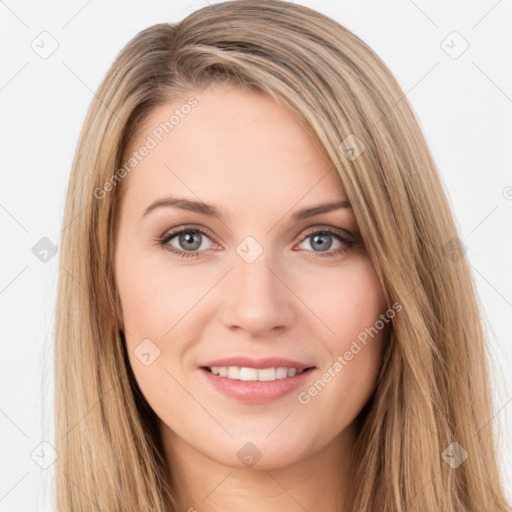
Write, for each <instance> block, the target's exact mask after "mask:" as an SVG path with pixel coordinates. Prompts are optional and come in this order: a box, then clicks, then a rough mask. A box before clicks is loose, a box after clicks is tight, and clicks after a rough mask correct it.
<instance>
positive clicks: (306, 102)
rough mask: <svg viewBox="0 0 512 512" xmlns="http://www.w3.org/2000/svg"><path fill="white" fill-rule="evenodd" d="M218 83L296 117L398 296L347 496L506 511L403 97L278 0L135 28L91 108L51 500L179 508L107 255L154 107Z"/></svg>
mask: <svg viewBox="0 0 512 512" xmlns="http://www.w3.org/2000/svg"><path fill="white" fill-rule="evenodd" d="M214 81H225V82H229V83H231V84H236V85H238V86H240V87H244V88H248V89H251V90H255V91H262V92H264V93H266V94H269V95H270V96H272V97H273V98H274V99H275V100H276V102H278V103H279V104H280V105H283V106H286V107H288V108H290V109H292V110H293V111H295V112H296V113H297V119H298V120H299V122H301V123H302V124H303V126H304V127H305V129H307V130H308V132H309V133H310V134H311V136H312V137H313V138H314V140H315V141H316V142H317V143H318V146H319V148H320V149H321V151H322V152H323V154H324V155H325V157H326V158H327V159H328V161H329V162H331V163H332V166H333V169H334V170H335V171H336V172H337V173H338V174H339V177H340V179H341V182H342V184H343V186H344V188H345V191H346V194H347V197H348V198H349V200H350V202H351V204H352V207H353V210H354V214H355V216H356V219H357V221H358V224H359V227H360V230H361V234H362V237H363V239H364V243H365V245H366V247H367V249H368V252H369V255H370V257H371V259H372V261H373V264H374V266H375V269H376V271H377V273H378V275H379V277H380V280H381V283H382V286H383V289H384V292H385V295H386V299H387V301H388V302H389V304H392V303H394V302H398V303H399V304H401V305H402V311H401V313H400V314H399V315H396V316H395V318H393V321H392V326H391V330H390V334H389V338H388V342H387V345H386V348H385V351H384V357H383V361H382V367H381V371H380V373H379V375H378V379H377V385H376V388H375V392H374V394H373V395H372V397H371V398H370V400H369V402H368V403H367V404H366V405H365V408H364V409H363V411H362V412H361V414H360V415H359V416H358V418H357V422H358V440H357V446H356V456H355V458H354V461H355V463H356V471H355V472H354V474H353V478H354V485H353V486H352V488H353V489H354V497H353V498H354V503H355V507H354V510H358V511H377V510H378V511H379V512H391V511H393V512H412V511H418V512H433V511H436V512H442V511H458V512H469V511H475V512H476V511H486V512H490V511H499V512H505V511H509V510H510V508H509V505H508V504H507V503H506V501H505V498H504V492H503V489H502V485H501V483H500V475H499V471H498V466H497V461H496V451H495V450H496V448H495V442H494V438H495V433H493V428H494V427H493V422H492V421H491V417H492V407H491V393H490V387H489V370H488V368H487V358H488V355H487V353H486V345H485V338H484V333H483V328H482V319H481V313H480V311H479V307H478V302H477V298H476V293H475V289H474V284H473V282H472V277H471V273H470V270H469V265H468V262H467V259H466V257H465V255H464V251H463V250H462V247H461V245H460V243H459V238H458V234H457V229H456V226H455V223H454V220H453V217H452V213H451V211H450V208H449V206H448V202H447V199H446V195H445V192H444V190H443V187H442V183H441V182H440V179H439V176H438V172H437V169H436V165H435V163H434V161H433V158H432V156H431V154H430V152H429V149H428V147H427V144H426V142H425V140H424V137H423V134H422V133H421V129H420V127H419V125H418V122H417V120H416V118H415V116H414V113H413V111H412V109H411V107H410V105H409V103H408V102H407V99H406V98H405V97H404V93H403V92H402V91H401V89H400V87H399V85H398V83H397V82H396V80H395V79H394V77H393V76H392V74H391V72H390V71H389V70H388V69H387V67H386V65H385V64H384V63H383V62H382V61H381V59H380V58H379V57H378V56H377V55H376V54H375V53H374V52H373V51H372V50H371V49H370V48H369V47H368V46H367V45H366V44H365V43H364V42H363V41H362V40H361V39H359V38H358V37H357V36H355V35H354V34H353V33H351V32H350V31H349V30H347V29H346V28H344V27H343V26H342V25H340V24H339V23H337V22H335V21H334V20H332V19H330V18H328V17H326V16H325V15H322V14H320V13H318V12H315V11H314V10H312V9H309V8H307V7H304V6H300V5H296V4H293V3H288V2H283V1H280V0H235V1H229V2H223V3H219V4H215V5H212V6H207V7H205V8H203V9H200V10H198V11H196V12H194V13H192V14H190V15H189V16H188V17H187V18H185V19H184V20H182V21H181V22H179V23H176V24H169V23H162V24H157V25H154V26H151V27H149V28H147V29H145V30H143V31H142V32H140V33H139V34H138V35H136V36H135V37H134V38H133V39H132V40H131V41H130V42H129V43H128V44H127V45H126V47H125V48H123V50H122V51H121V52H120V54H119V55H118V56H117V58H116V59H115V61H114V63H113V64H112V66H111V68H110V70H109V71H108V73H107V75H106V77H105V79H104V80H103V82H102V84H101V86H100V87H99V89H98V91H97V94H96V95H95V98H94V99H93V101H92V104H91V106H90V109H89V111H88V114H87V117H86V119H85V122H84V126H83V129H82V133H81V136H80V139H79V142H78V146H77V150H76V154H75V158H74V162H73V168H72V171H71V177H70V182H69V189H68V194H67V202H66V209H65V216H64V230H63V236H62V243H61V255H60V257H61V261H60V264H61V270H60V276H59V288H58V301H57V318H56V320H57V324H56V347H55V358H56V359H55V366H56V390H57V392H56V403H55V407H56V439H55V444H56V448H57V451H58V454H59V456H58V458H57V461H56V496H57V507H58V510H59V512H69V511H81V512H83V511H88V510H90V511H96V510H98V509H100V510H109V511H124V512H128V511H133V512H135V511H136V512H141V511H150V510H151V511H153V512H169V511H171V510H173V511H174V510H177V508H178V504H177V503H176V500H175V499H174V497H173V490H172V489H171V488H170V485H169V481H170V469H169V467H168V464H167V461H166V460H165V457H164V456H163V453H164V450H163V448H162V445H161V440H160V438H159V435H158V430H157V428H156V421H155V414H154V412H153V411H152V410H151V408H150V407H149V405H148V404H147V402H146V401H145V399H144V397H143V395H142V393H141V392H140V390H139V388H138V386H137V384H136V382H135V379H134V376H133V374H132V372H131V369H130V366H129V362H128V359H127V355H126V352H125V351H126V349H125V343H124V335H123V321H122V315H121V312H120V304H119V297H118V293H117V289H116V283H115V280H114V259H113V256H114V242H115V239H116V230H117V219H118V210H119V206H120V202H121V197H122V196H121V194H122V191H123V183H124V182H123V180H122V173H119V169H120V168H121V167H122V164H123V162H122V158H123V152H124V150H125V149H126V147H127V143H128V142H129V141H130V140H131V138H132V137H133V135H134V133H135V132H136V130H137V128H138V126H140V124H141V123H142V122H143V121H144V119H145V118H147V116H148V114H149V113H150V112H151V111H152V110H153V109H154V108H155V107H157V106H159V105H162V104H165V103H167V102H170V101H173V100H175V99H176V98H178V97H183V96H184V95H185V96H186V95H187V94H189V93H190V91H192V90H197V89H198V88H203V87H206V86H208V85H209V84H211V83H213V82H214ZM347 137H349V138H348V139H347ZM347 141H349V142H350V143H354V141H356V148H359V150H362V152H361V154H359V155H358V156H357V157H355V156H354V153H353V152H350V151H349V150H347V148H348V144H347ZM358 141H360V142H358ZM361 143H362V144H361ZM357 144H359V145H358V146H357ZM358 152H359V151H358ZM113 179H114V180H117V181H115V183H114V181H113ZM106 183H110V184H111V186H109V187H105V184H106ZM452 443H457V444H456V445H455V444H452ZM454 447H455V448H454ZM447 449H448V450H451V452H450V453H451V454H452V460H453V450H456V455H457V454H458V455H457V456H458V457H459V459H460V460H459V462H460V461H462V459H463V458H464V457H465V455H464V457H462V455H461V454H467V458H466V459H465V460H464V461H463V462H462V463H461V464H460V465H458V467H454V465H453V464H449V463H448V462H446V460H447V458H446V457H445V456H444V455H445V453H446V450H447ZM455 458H456V459H457V457H455ZM448 460H449V459H448ZM178 477H179V475H178Z"/></svg>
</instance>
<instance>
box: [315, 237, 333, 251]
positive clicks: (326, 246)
mask: <svg viewBox="0 0 512 512" xmlns="http://www.w3.org/2000/svg"><path fill="white" fill-rule="evenodd" d="M330 238H331V236H330V235H327V234H323V235H318V234H317V235H315V236H314V237H313V244H312V245H313V248H315V244H316V243H317V242H318V241H319V240H320V247H319V248H320V249H329V248H330V247H331V240H330ZM326 241H328V242H327V243H326Z"/></svg>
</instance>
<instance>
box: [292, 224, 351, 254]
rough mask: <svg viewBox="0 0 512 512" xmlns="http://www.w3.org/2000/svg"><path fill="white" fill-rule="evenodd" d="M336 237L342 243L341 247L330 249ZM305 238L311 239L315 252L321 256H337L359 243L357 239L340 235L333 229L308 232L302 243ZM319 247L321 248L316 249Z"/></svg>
mask: <svg viewBox="0 0 512 512" xmlns="http://www.w3.org/2000/svg"><path fill="white" fill-rule="evenodd" d="M333 238H334V239H336V240H337V241H338V242H339V243H340V247H338V248H337V249H335V250H332V251H329V249H330V248H331V246H332V239H333ZM305 240H311V242H310V245H311V247H313V252H315V253H316V254H318V255H319V256H321V257H324V256H330V257H335V256H339V255H341V254H343V253H345V252H346V251H347V250H348V249H350V248H352V247H355V246H356V245H357V243H356V241H355V240H350V239H347V238H345V237H344V236H342V235H340V234H339V233H338V232H337V231H333V230H332V229H322V230H316V231H313V232H310V233H308V234H307V235H306V236H305V237H303V238H302V240H301V243H302V242H304V241H305ZM315 249H319V250H315Z"/></svg>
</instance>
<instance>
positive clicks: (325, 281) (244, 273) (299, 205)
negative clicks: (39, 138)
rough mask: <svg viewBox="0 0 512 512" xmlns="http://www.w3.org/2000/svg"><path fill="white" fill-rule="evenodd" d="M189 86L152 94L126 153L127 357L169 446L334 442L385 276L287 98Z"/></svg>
mask: <svg viewBox="0 0 512 512" xmlns="http://www.w3.org/2000/svg"><path fill="white" fill-rule="evenodd" d="M190 96H193V97H194V98H195V100H196V101H195V102H194V101H191V102H190V103H187V98H186V97H185V98H183V101H182V102H180V101H177V102H173V103H171V104H167V105H165V106H162V107H160V108H158V109H156V110H155V111H154V112H153V114H152V115H151V116H150V118H148V119H147V120H146V121H145V123H144V125H143V126H142V127H141V128H140V130H139V132H138V134H137V135H136V137H135V138H134V139H133V140H132V141H131V144H130V147H129V148H128V151H127V153H126V154H125V157H126V158H125V159H126V160H127V159H128V158H130V157H131V156H133V155H132V153H133V152H134V151H137V155H138V156H135V157H133V158H134V159H133V160H132V164H135V165H133V168H132V169H131V170H130V171H129V173H128V175H127V176H126V177H125V178H124V180H125V182H123V183H122V186H123V187H126V190H125V195H124V197H123V203H122V209H121V212H120V224H119V231H118V235H117V241H116V256H115V268H116V281H117V285H118V288H119V293H120V297H121V304H122V311H123V322H124V333H125V337H126V343H127V349H128V353H129V357H130V364H131V367H132V369H133V372H134V374H135V377H136V379H137V382H138V384H139V386H140V389H141V390H142V392H143V394H144V396H145V398H146V399H147V401H148V403H149V404H150V406H151V407H152V408H153V410H154V411H155V413H156V414H157V416H158V417H159V419H160V426H161V428H162V432H163V435H164V438H165V439H167V443H168V445H172V444H173V443H174V444H180V443H181V444H182V445H186V446H187V447H188V448H189V449H190V448H191V449H193V450H195V451H197V452H200V453H201V454H203V455H206V456H207V457H209V458H210V459H213V460H215V461H217V462H220V463H223V464H227V465H230V466H238V467H243V466H244V465H245V466H246V467H248V466H250V465H251V464H253V463H254V462H256V461H257V464H258V467H259V468H272V467H278V466H279V467H284V466H286V465H289V464H292V463H295V462H297V461H299V460H301V459H304V458H306V457H309V456H311V455H314V454H315V453H318V452H319V451H320V450H322V449H326V448H328V447H329V445H330V444H331V443H336V442H337V440H339V439H340V438H341V437H342V436H343V432H347V431H348V429H347V427H349V426H350V425H351V424H352V422H353V420H354V419H355V417H356V416H357V414H358V413H359V412H360V410H361V408H362V407H363V405H364V404H365V403H366V401H367V400H368V398H369V396H370V394H371V392H372V390H373V387H374V384H375V379H376V374H377V372H378V368H379V364H380V359H381V349H382V346H383V340H384V339H385V328H380V329H379V328H376V327H375V325H376V323H377V325H378V326H380V327H382V326H381V324H384V323H387V322H383V321H380V322H379V318H383V316H381V314H382V313H384V312H385V309H386V304H385V301H384V296H383V291H382V288H381V285H380V282H379V280H378V277H377V275H376V272H375V270H374V268H373V266H372V263H371V261H370V259H369V256H368V254H367V252H366V250H365V249H364V247H361V246H360V243H359V242H360V233H359V231H358V226H357V224H356V221H355V218H354V216H353V213H352V210H351V209H350V207H347V206H346V205H345V206H343V201H345V200H346V198H345V195H344V190H343V187H342V186H341V184H340V182H339V178H337V174H336V171H335V170H334V169H333V168H331V166H330V165H329V163H328V162H327V161H326V160H325V159H324V158H323V157H322V155H321V153H320V151H319V150H318V149H317V147H316V146H315V144H314V142H313V139H312V138H311V137H310V136H309V135H308V133H307V132H306V131H305V130H304V128H303V127H302V126H301V125H300V124H299V122H298V121H297V119H296V118H295V117H294V115H293V114H292V113H291V111H289V110H287V109H285V108H284V107H281V106H279V105H278V104H277V103H276V102H275V101H274V100H272V99H271V98H270V97H268V96H266V95H263V94H258V93H254V92H249V91H245V90H242V89H238V88H233V87H232V86H228V85H221V84H216V85H213V86H210V87H209V88H207V89H206V90H204V91H202V92H201V91H193V92H191V93H190ZM173 115H174V117H172V116H173ZM171 117H172V119H171V121H169V119H170V118H171ZM165 123H167V124H165ZM144 147H146V150H144V149H143V148H144ZM117 186H120V185H117ZM107 193H114V192H111V191H110V192H107ZM176 199H180V201H183V202H182V203H181V206H182V207H181V208H180V203H179V202H176ZM171 201H174V205H170V203H171ZM185 201H187V202H186V203H185ZM166 202H167V205H166ZM339 202H341V203H342V206H341V207H338V208H334V209H327V208H318V207H320V206H321V205H326V204H332V203H339ZM206 203H207V204H208V205H211V206H210V208H208V207H206V206H204V205H205V204H206ZM201 205H202V206H201ZM315 208H318V211H317V212H314V211H311V209H315ZM213 209H214V210H215V215H213ZM300 212H303V213H300ZM308 212H309V213H308ZM178 230H183V233H181V234H180V233H179V232H178ZM197 230H200V231H197ZM325 230H328V232H327V233H326V232H325ZM171 231H173V233H170V232H171ZM329 231H330V232H331V233H329ZM226 359H229V360H228V361H222V360H226ZM211 366H218V367H219V368H218V369H216V368H214V372H216V373H219V375H214V373H211V372H210V371H209V370H208V369H206V368H205V367H211ZM226 367H229V368H228V369H226ZM237 367H242V368H245V369H242V370H240V369H239V368H237ZM293 367H297V368H298V369H301V368H303V369H307V368H309V369H307V370H305V371H303V372H302V373H300V374H297V375H295V376H293V373H294V370H291V368H293ZM272 368H279V369H272ZM224 375H225V376H224ZM285 375H286V377H285ZM288 375H290V376H288ZM237 377H238V378H237ZM240 378H242V380H240ZM245 378H248V379H257V380H249V381H246V380H243V379H245ZM249 443H250V444H249ZM258 459H259V460H258Z"/></svg>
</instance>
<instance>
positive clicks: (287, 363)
mask: <svg viewBox="0 0 512 512" xmlns="http://www.w3.org/2000/svg"><path fill="white" fill-rule="evenodd" d="M200 366H201V368H205V367H208V368H211V367H212V366H239V367H241V368H242V367H243V368H258V369H263V368H280V367H286V368H296V369H297V370H305V369H306V368H313V367H314V366H313V365H312V364H307V363H301V362H299V361H294V360H293V359H285V358H283V357H263V358H259V359H254V358H252V357H244V356H240V357H226V358H224V359H216V360H215V361H207V362H205V363H202V364H201V365H200Z"/></svg>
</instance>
